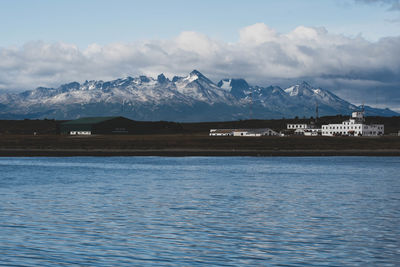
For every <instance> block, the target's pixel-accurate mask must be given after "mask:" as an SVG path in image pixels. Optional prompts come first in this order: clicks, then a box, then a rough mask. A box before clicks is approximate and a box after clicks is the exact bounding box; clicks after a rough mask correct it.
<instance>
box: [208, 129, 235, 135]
mask: <svg viewBox="0 0 400 267" xmlns="http://www.w3.org/2000/svg"><path fill="white" fill-rule="evenodd" d="M233 131H234V130H233V129H211V130H210V136H233Z"/></svg>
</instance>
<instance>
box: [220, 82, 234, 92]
mask: <svg viewBox="0 0 400 267" xmlns="http://www.w3.org/2000/svg"><path fill="white" fill-rule="evenodd" d="M231 82H232V79H223V80H221V81H220V82H219V83H218V87H219V88H221V89H223V90H225V91H228V92H230V91H231V89H232V85H231Z"/></svg>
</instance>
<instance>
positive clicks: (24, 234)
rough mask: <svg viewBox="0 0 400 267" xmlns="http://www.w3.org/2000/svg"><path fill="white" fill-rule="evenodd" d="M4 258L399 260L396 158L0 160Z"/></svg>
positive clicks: (399, 160) (0, 252) (117, 262)
mask: <svg viewBox="0 0 400 267" xmlns="http://www.w3.org/2000/svg"><path fill="white" fill-rule="evenodd" d="M0 264H1V265H4V266H13V265H15V266H21V265H22V266H23V265H26V266H33V265H36V266H54V265H79V266H93V265H96V266H132V265H136V266H147V265H151V266H162V265H167V266H171V265H183V266H195V265H205V264H208V265H218V266H250V265H251V266H254V265H259V266H265V265H267V266H268V265H282V266H305V265H308V266H321V265H326V266H357V265H358V266H366V265H373V266H398V265H399V264H400V157H381V158H380V157H322V158H318V157H294V158H291V157H273V158H253V157H187V158H168V157H73V158H39V157H38V158H0Z"/></svg>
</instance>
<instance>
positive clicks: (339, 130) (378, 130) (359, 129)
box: [322, 111, 385, 136]
mask: <svg viewBox="0 0 400 267" xmlns="http://www.w3.org/2000/svg"><path fill="white" fill-rule="evenodd" d="M384 132H385V130H384V125H383V124H371V125H368V124H366V123H365V119H364V112H363V111H361V112H359V111H357V112H353V113H352V114H351V118H350V119H349V120H347V121H344V122H342V123H340V124H327V125H322V135H323V136H380V135H383V134H384Z"/></svg>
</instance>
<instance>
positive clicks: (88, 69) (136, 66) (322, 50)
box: [0, 23, 400, 107]
mask: <svg viewBox="0 0 400 267" xmlns="http://www.w3.org/2000/svg"><path fill="white" fill-rule="evenodd" d="M239 36H240V37H239V40H238V41H236V42H233V43H227V42H222V41H218V40H213V39H211V38H209V37H208V36H206V35H204V34H201V33H197V32H182V33H181V34H180V35H178V36H176V37H175V38H173V39H169V40H145V41H141V42H135V43H112V44H108V45H104V46H102V45H98V44H92V45H89V46H88V47H87V48H85V49H83V50H82V49H79V48H78V47H77V46H76V45H74V44H66V43H62V42H59V43H51V44H49V43H44V42H30V43H27V44H25V45H23V46H22V47H4V48H0V90H15V91H16V90H26V89H33V88H35V87H38V86H47V87H56V86H59V85H60V84H62V83H66V82H71V81H79V82H82V81H85V80H91V79H96V80H97V79H102V80H111V79H115V78H119V77H124V76H137V75H142V74H144V75H150V76H153V77H154V76H156V75H157V74H159V73H161V72H163V73H165V74H166V75H167V76H169V77H172V76H173V75H186V74H187V73H188V72H190V71H191V70H192V69H199V70H200V71H202V72H204V74H206V75H207V76H209V77H210V78H211V79H213V80H214V81H217V80H219V79H221V78H225V77H243V78H246V79H247V80H248V81H249V82H250V83H252V84H258V85H270V84H278V85H282V86H285V85H289V84H290V83H292V82H296V81H300V80H303V79H304V80H308V81H311V82H312V83H314V85H315V86H324V87H325V88H327V89H330V90H332V91H334V92H337V93H339V95H340V96H343V97H346V98H349V99H350V100H357V99H358V100H359V101H358V102H363V101H365V102H366V103H368V101H369V100H368V99H370V100H371V99H372V95H375V93H373V94H372V93H371V92H376V91H377V90H379V92H380V93H382V95H384V96H385V95H386V96H387V97H386V99H385V100H382V102H384V101H386V103H388V105H390V106H393V107H394V106H399V104H398V103H400V92H399V91H400V58H399V57H398V55H400V37H387V38H382V39H380V40H379V41H377V42H369V41H367V40H365V39H363V38H362V37H360V36H358V37H355V38H350V37H346V36H343V35H338V34H331V33H329V32H328V31H327V30H326V29H324V28H312V27H304V26H299V27H297V28H295V29H294V30H292V31H290V32H288V33H278V32H276V31H275V30H274V29H271V28H270V27H268V26H267V25H265V24H262V23H257V24H254V25H251V26H248V27H245V28H243V29H240V31H239ZM360 97H361V98H363V99H359V98H360ZM355 102H357V101H355Z"/></svg>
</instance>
